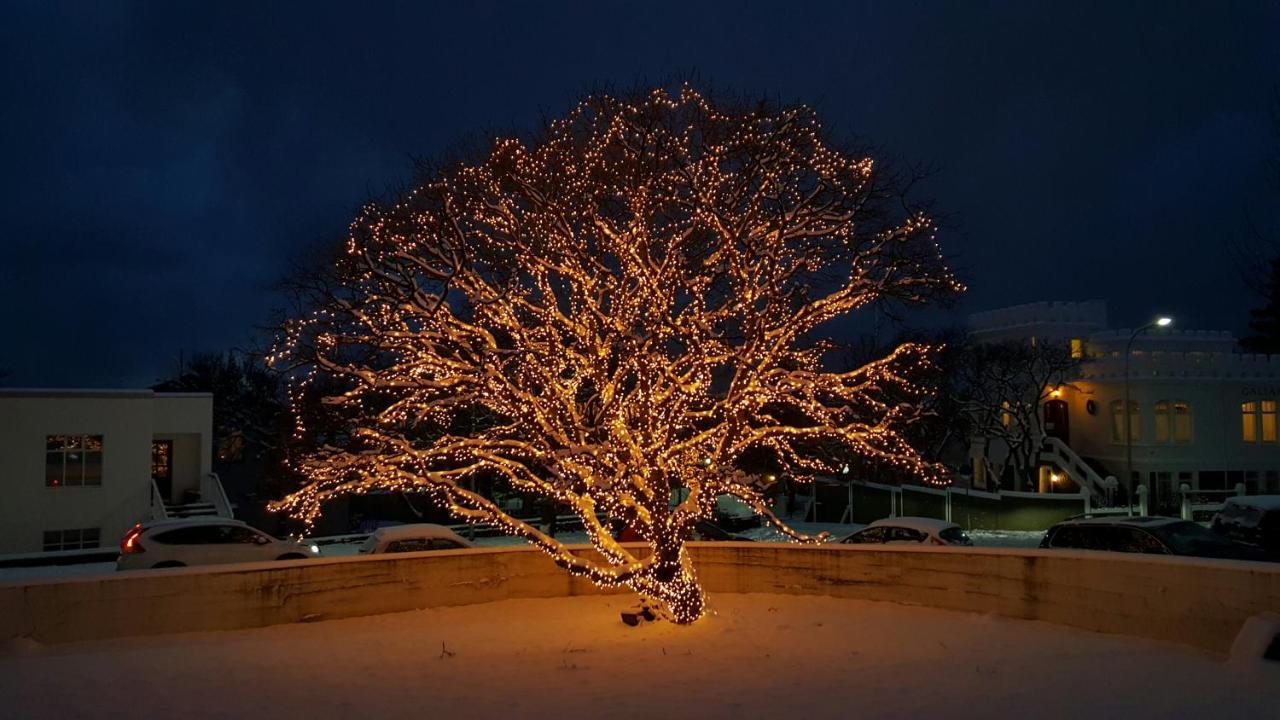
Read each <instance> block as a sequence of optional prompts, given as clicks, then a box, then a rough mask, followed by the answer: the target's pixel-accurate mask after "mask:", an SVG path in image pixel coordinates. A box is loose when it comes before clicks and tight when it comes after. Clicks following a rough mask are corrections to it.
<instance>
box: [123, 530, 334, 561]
mask: <svg viewBox="0 0 1280 720" xmlns="http://www.w3.org/2000/svg"><path fill="white" fill-rule="evenodd" d="M318 554H319V549H318V548H316V546H314V545H304V544H302V543H299V542H294V541H292V540H278V539H276V538H273V537H271V536H270V535H268V534H266V533H264V532H262V531H261V530H256V529H254V528H252V527H249V526H248V525H246V524H245V523H243V522H241V521H239V520H232V519H229V518H221V517H218V518H184V519H180V520H156V521H152V522H145V523H139V524H137V525H134V526H133V528H132V529H130V530H129V532H127V533H125V535H124V538H123V539H121V541H120V557H119V558H118V559H117V560H116V569H117V570H140V569H143V568H165V567H184V566H186V565H216V564H221V563H238V562H261V561H263V560H303V559H306V558H311V557H315V556H316V555H318Z"/></svg>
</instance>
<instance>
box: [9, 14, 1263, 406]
mask: <svg viewBox="0 0 1280 720" xmlns="http://www.w3.org/2000/svg"><path fill="white" fill-rule="evenodd" d="M445 5H446V4H443V3H442V4H441V6H442V7H440V8H435V7H432V6H431V4H429V3H404V4H392V3H377V2H362V3H354V2H353V3H343V4H338V3H317V2H309V3H261V2H253V3H232V2H218V3H207V4H203V5H197V4H194V3H187V2H172V3H157V2H148V3H138V4H132V3H111V2H80V3H53V2H45V1H43V0H30V1H29V2H3V3H0V7H2V8H3V17H2V18H0V158H2V160H0V308H3V310H0V312H2V313H3V326H4V328H5V329H4V332H3V335H2V336H0V337H3V339H2V340H0V368H5V367H7V368H9V369H10V370H11V371H12V374H11V375H10V377H9V378H8V380H7V382H8V383H9V384H16V385H39V386H46V385H47V386H116V385H121V386H123V385H143V384H149V383H151V382H152V381H154V380H155V379H156V378H157V377H159V376H161V375H164V374H165V373H167V372H169V371H171V369H172V368H173V367H174V365H175V364H176V358H177V356H178V352H179V350H180V349H181V350H185V352H187V353H188V354H190V353H191V352H193V351H198V350H219V349H224V348H228V347H231V346H235V345H244V344H247V343H248V342H249V341H250V339H251V337H252V335H253V329H254V326H255V325H258V324H260V323H262V322H264V321H265V320H266V319H267V317H268V311H269V309H270V308H271V307H272V306H274V305H276V304H277V303H278V300H277V299H276V297H275V296H274V295H273V292H272V290H271V286H272V284H273V283H274V281H275V280H277V279H278V278H279V277H280V276H281V275H282V274H283V273H284V272H285V271H286V268H287V264H288V262H289V260H290V258H293V257H296V256H297V255H298V254H300V253H303V252H306V251H307V249H308V248H309V247H312V246H314V244H315V242H316V240H317V239H320V238H324V237H334V236H337V235H340V234H342V232H343V231H344V229H345V227H346V225H347V222H348V221H349V220H350V218H351V216H352V215H353V213H354V210H355V209H356V207H357V206H358V205H359V204H360V203H361V202H362V201H363V200H365V199H366V198H368V197H369V196H370V195H373V194H378V193H381V192H382V191H383V190H384V188H386V187H387V186H388V185H391V184H395V183H397V182H399V181H402V180H403V179H404V178H405V176H406V174H407V170H408V158H409V156H413V155H422V156H432V155H437V154H439V153H441V152H442V151H446V150H448V149H449V148H450V146H451V145H453V144H455V143H456V142H458V141H459V140H461V139H464V138H466V137H468V136H469V135H472V134H474V133H475V132H477V131H484V130H486V129H489V130H492V129H499V130H503V129H509V128H518V129H529V128H532V127H533V126H534V125H535V124H536V123H537V121H538V118H539V117H540V115H541V113H543V112H547V113H553V114H556V113H560V112H562V111H564V110H565V109H567V108H568V107H570V106H571V105H572V104H573V102H574V100H575V99H576V98H577V97H578V96H579V95H580V94H581V93H582V92H583V91H584V90H587V89H589V88H590V87H592V86H595V85H601V84H603V85H610V84H612V85H615V86H631V85H634V84H636V83H652V82H656V81H661V80H665V79H667V78H670V77H672V76H673V75H685V74H688V73H691V72H693V73H696V74H697V77H699V78H700V79H701V80H702V81H703V83H704V84H714V85H715V86H723V87H730V88H733V89H735V90H739V91H744V92H749V93H753V94H758V93H768V94H770V95H772V96H775V97H779V98H781V99H783V100H788V101H790V100H797V101H804V102H808V103H811V104H814V105H816V106H817V107H818V108H819V109H820V111H821V113H822V115H823V117H824V118H825V120H826V122H827V123H828V124H829V125H830V126H832V127H833V128H834V129H835V130H836V131H837V132H838V133H840V134H843V135H857V136H858V137H860V138H863V139H865V140H868V141H871V142H874V143H876V144H878V145H880V146H882V147H884V148H885V149H886V151H888V152H891V153H892V154H894V155H896V156H898V157H900V158H904V159H908V160H917V161H926V162H931V163H935V164H936V165H937V166H939V168H940V173H939V174H938V175H936V176H935V177H934V178H933V179H932V180H931V181H930V182H929V183H928V185H927V187H925V188H924V194H926V195H928V196H930V197H932V198H934V199H935V200H936V201H937V203H938V206H939V208H940V209H942V210H945V211H947V212H948V213H949V214H950V215H951V218H950V219H951V223H952V224H953V226H954V227H953V228H952V229H950V230H949V231H948V232H946V233H945V234H944V235H943V236H941V238H940V240H941V242H942V243H943V247H944V250H945V251H946V252H948V253H949V254H951V255H953V256H955V257H956V260H957V262H956V265H957V268H958V269H959V270H960V271H961V273H962V275H963V277H964V279H965V280H966V281H967V282H968V283H969V285H970V287H971V290H970V292H969V293H968V295H967V297H966V298H965V299H964V301H963V303H962V305H961V308H960V310H961V311H967V310H973V309H986V308H989V307H993V306H998V305H1005V304H1012V303H1017V302H1026V301H1031V300H1039V299H1084V298H1092V297H1101V298H1108V299H1110V300H1111V307H1112V315H1113V318H1114V320H1115V321H1116V322H1117V323H1118V324H1124V323H1129V322H1132V321H1134V320H1136V319H1139V318H1145V317H1146V316H1148V315H1149V314H1151V313H1152V312H1154V311H1157V310H1158V311H1164V312H1171V313H1174V314H1176V315H1177V316H1178V318H1179V324H1180V325H1181V326H1182V327H1188V328H1206V329H1230V330H1235V331H1237V332H1239V331H1240V330H1242V329H1243V325H1244V323H1245V320H1246V313H1247V309H1248V308H1249V307H1250V306H1251V305H1253V304H1255V303H1256V298H1255V297H1253V296H1252V295H1251V294H1250V293H1249V292H1248V291H1247V290H1246V289H1245V288H1244V287H1242V285H1241V283H1240V281H1239V278H1238V273H1237V270H1236V268H1235V267H1234V266H1233V264H1232V262H1231V260H1230V258H1229V254H1228V252H1227V248H1228V243H1229V242H1230V241H1231V240H1232V239H1233V238H1237V237H1239V236H1240V235H1241V234H1242V233H1244V232H1245V229H1244V227H1245V216H1246V211H1248V212H1252V213H1254V214H1255V215H1258V216H1259V217H1261V218H1263V219H1264V221H1267V222H1274V221H1275V219H1276V217H1277V205H1278V204H1280V192H1276V191H1275V190H1273V189H1272V188H1270V187H1269V186H1268V185H1267V176H1266V170H1265V166H1264V160H1265V158H1266V156H1267V155H1268V153H1271V152H1273V151H1274V150H1275V148H1276V139H1275V138H1274V137H1273V136H1272V133H1271V126H1270V121H1269V118H1268V104H1269V102H1270V100H1271V97H1272V92H1273V88H1274V87H1275V86H1276V85H1277V84H1280V5H1277V4H1276V3H1272V2H1246V1H1241V2H1223V3H1217V2H1201V3H1195V4H1182V3H1176V2H1147V3H1141V4H1139V3H1133V4H1129V3H1123V2H1102V3H1097V4H1092V3H1080V2H1075V3H1056V4H1055V5H1050V4H1047V3H1044V4H1041V3H1030V2H1011V3H980V2H947V3H943V2H935V3H908V2H894V3H888V2H877V3H847V2H839V3H816V4H806V3H790V2H786V3H783V2H770V3H746V2H726V3H722V4H719V5H713V4H712V3H697V2H689V1H688V0H685V1H683V2H678V3H671V4H666V3H658V2H628V3H610V2H592V3H588V2H583V3H566V4H560V3H553V2H537V3H510V4H499V3H484V2H468V3H449V4H447V7H445ZM463 5H465V6H466V7H459V6H463Z"/></svg>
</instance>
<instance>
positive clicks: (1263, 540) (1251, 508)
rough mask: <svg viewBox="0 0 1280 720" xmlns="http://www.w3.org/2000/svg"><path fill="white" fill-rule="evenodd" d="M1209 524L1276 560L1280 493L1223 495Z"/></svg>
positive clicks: (1279, 551)
mask: <svg viewBox="0 0 1280 720" xmlns="http://www.w3.org/2000/svg"><path fill="white" fill-rule="evenodd" d="M1209 527H1210V528H1211V529H1212V530H1213V531H1214V532H1216V533H1218V534H1219V535H1222V536H1224V537H1226V538H1228V539H1230V540H1234V541H1235V542H1238V543H1242V544H1244V545H1248V546H1249V547H1252V548H1256V549H1258V550H1259V551H1261V552H1262V553H1265V554H1266V555H1267V558H1268V559H1269V560H1276V561H1280V495H1249V496H1245V497H1233V498H1227V502H1226V504H1225V505H1223V507H1222V510H1220V511H1219V512H1218V514H1217V515H1214V516H1213V521H1212V522H1211V523H1210V524H1209Z"/></svg>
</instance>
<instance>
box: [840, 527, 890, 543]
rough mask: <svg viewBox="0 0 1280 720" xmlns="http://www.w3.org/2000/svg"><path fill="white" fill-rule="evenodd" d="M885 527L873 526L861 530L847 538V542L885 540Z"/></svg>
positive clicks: (876, 541)
mask: <svg viewBox="0 0 1280 720" xmlns="http://www.w3.org/2000/svg"><path fill="white" fill-rule="evenodd" d="M884 530H885V529H884V528H883V527H873V528H865V529H863V530H859V531H858V532H856V533H854V534H852V535H850V536H849V537H848V538H846V539H845V542H847V543H882V542H884Z"/></svg>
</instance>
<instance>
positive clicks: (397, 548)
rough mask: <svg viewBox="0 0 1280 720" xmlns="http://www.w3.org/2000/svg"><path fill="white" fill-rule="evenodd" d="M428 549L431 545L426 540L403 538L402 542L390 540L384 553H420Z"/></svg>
mask: <svg viewBox="0 0 1280 720" xmlns="http://www.w3.org/2000/svg"><path fill="white" fill-rule="evenodd" d="M430 549H431V543H430V542H429V541H428V540H427V539H426V538H405V539H404V540H392V541H391V542H389V543H387V549H386V551H385V552H389V553H402V552H420V551H422V550H430Z"/></svg>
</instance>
